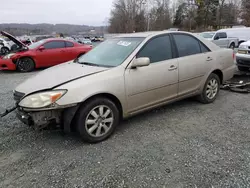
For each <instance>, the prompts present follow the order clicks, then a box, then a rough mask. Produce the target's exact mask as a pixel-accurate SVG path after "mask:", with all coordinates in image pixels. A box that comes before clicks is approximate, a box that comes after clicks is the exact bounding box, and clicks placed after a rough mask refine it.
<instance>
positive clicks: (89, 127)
mask: <svg viewBox="0 0 250 188" xmlns="http://www.w3.org/2000/svg"><path fill="white" fill-rule="evenodd" d="M119 121H120V115H119V111H118V109H117V107H116V105H115V104H114V103H113V102H112V101H111V100H109V99H107V98H102V97H98V98H94V99H92V100H90V101H88V102H86V103H85V104H84V105H82V107H80V109H79V111H78V112H77V114H76V129H77V131H78V133H79V134H80V135H81V137H82V139H83V140H84V141H85V142H88V143H97V142H101V141H103V140H105V139H107V138H108V137H109V136H110V135H111V134H112V133H113V132H114V130H115V128H116V126H117V125H118V124H119ZM87 122H88V123H87Z"/></svg>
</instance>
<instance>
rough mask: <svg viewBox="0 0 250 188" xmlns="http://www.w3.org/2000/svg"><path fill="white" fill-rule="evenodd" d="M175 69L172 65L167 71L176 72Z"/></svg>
mask: <svg viewBox="0 0 250 188" xmlns="http://www.w3.org/2000/svg"><path fill="white" fill-rule="evenodd" d="M176 69H177V67H176V66H174V65H171V66H170V67H169V69H168V70H169V71H173V70H176Z"/></svg>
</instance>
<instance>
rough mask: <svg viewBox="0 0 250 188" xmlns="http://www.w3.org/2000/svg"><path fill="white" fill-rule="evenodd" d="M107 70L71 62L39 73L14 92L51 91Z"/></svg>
mask: <svg viewBox="0 0 250 188" xmlns="http://www.w3.org/2000/svg"><path fill="white" fill-rule="evenodd" d="M108 69H109V68H105V67H95V66H88V65H82V64H79V63H73V62H72V61H71V62H67V63H63V64H60V65H57V66H54V67H52V68H49V69H46V70H44V71H41V72H40V73H38V74H36V75H34V76H32V77H30V78H29V79H27V80H26V81H24V82H23V83H21V84H20V85H19V86H17V88H16V89H15V90H16V91H18V92H21V93H24V94H25V95H27V94H30V93H33V92H36V91H41V90H46V89H51V88H54V87H57V86H59V85H62V84H64V83H68V82H70V81H73V80H75V79H78V78H82V77H85V76H88V75H91V74H95V73H98V72H102V71H105V70H108Z"/></svg>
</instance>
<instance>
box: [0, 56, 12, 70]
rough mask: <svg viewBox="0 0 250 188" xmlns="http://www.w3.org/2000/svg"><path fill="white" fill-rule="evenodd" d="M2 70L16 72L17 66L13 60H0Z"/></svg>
mask: <svg viewBox="0 0 250 188" xmlns="http://www.w3.org/2000/svg"><path fill="white" fill-rule="evenodd" d="M0 70H16V65H15V64H14V63H13V62H12V60H11V59H1V58H0Z"/></svg>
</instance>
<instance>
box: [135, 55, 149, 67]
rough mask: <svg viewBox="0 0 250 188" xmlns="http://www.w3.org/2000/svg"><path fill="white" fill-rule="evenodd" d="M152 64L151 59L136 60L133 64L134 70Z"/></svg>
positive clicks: (141, 58)
mask: <svg viewBox="0 0 250 188" xmlns="http://www.w3.org/2000/svg"><path fill="white" fill-rule="evenodd" d="M149 64H150V59H149V58H148V57H140V58H137V59H134V60H133V62H132V66H131V67H132V68H136V67H145V66H148V65H149Z"/></svg>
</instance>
